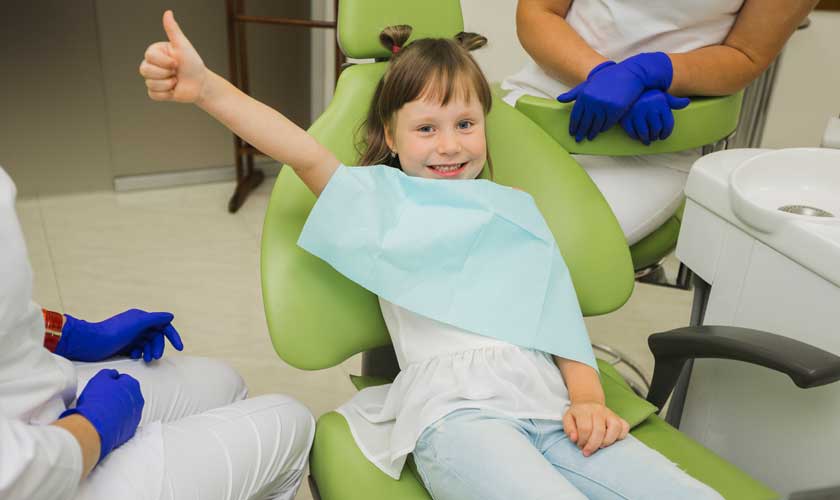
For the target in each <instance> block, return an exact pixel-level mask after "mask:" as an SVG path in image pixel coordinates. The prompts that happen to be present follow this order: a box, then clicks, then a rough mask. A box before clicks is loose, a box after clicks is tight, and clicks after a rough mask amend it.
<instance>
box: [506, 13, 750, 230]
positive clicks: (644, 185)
mask: <svg viewBox="0 0 840 500" xmlns="http://www.w3.org/2000/svg"><path fill="white" fill-rule="evenodd" d="M742 4H743V0H648V1H644V2H642V1H638V0H635V1H634V0H574V1H573V2H572V6H571V8H570V9H569V12H568V13H567V15H566V22H568V23H569V25H570V26H571V27H572V28H573V29H574V30H575V31H576V32H577V33H578V34H579V35H580V36H581V38H583V40H584V41H585V42H586V43H588V44H589V46H591V47H592V48H593V49H594V50H595V51H597V52H598V53H600V54H601V55H603V56H604V57H606V58H608V59H611V60H613V61H622V60H624V59H626V58H628V57H630V56H633V55H636V54H639V53H641V52H672V53H676V52H688V51H691V50H695V49H698V48H700V47H705V46H708V45H716V44H720V43H722V42H723V40H724V39H725V38H726V35H727V34H728V33H729V30H730V29H731V28H732V25H733V24H734V23H735V18H736V17H737V15H738V11H739V10H740V9H741V5H742ZM557 50H563V48H562V47H557ZM502 88H503V89H505V90H508V91H509V92H508V93H507V95H505V97H504V100H505V102H507V103H508V104H510V105H511V106H514V105H515V104H516V101H517V100H519V98H520V97H522V96H523V95H533V96H537V97H543V98H548V99H554V98H556V97H557V96H558V95H560V94H562V93H564V92H566V91H567V90H569V86H568V85H565V84H563V83H562V82H560V81H558V80H555V79H554V78H552V77H551V76H549V75H548V74H547V73H546V72H545V71H543V70H542V68H540V67H539V66H538V65H537V64H536V63H535V62H534V61H533V60H528V62H527V63H526V64H525V67H524V68H522V69H521V70H520V71H519V72H518V73H516V74H514V75H512V76H509V77H508V78H506V79H505V80H504V81H503V82H502ZM677 126H679V124H678V125H677ZM573 156H574V158H575V160H576V161H577V162H578V163H579V164H580V165H581V166H582V167H583V168H584V170H586V172H587V173H588V174H589V176H590V177H591V178H592V180H593V181H594V182H595V184H596V185H597V186H598V189H600V190H601V192H602V193H603V194H604V197H605V198H606V199H607V203H609V205H610V207H611V208H612V211H613V213H615V215H616V217H617V218H618V223H619V224H620V225H621V228H622V230H623V231H624V235H625V237H626V238H627V243H628V244H629V245H633V244H635V243H636V242H638V241H640V240H641V239H643V238H644V237H645V236H647V235H648V234H650V233H651V232H653V231H654V230H656V229H657V228H659V227H660V226H661V225H662V224H663V223H665V221H667V220H668V219H669V218H670V217H671V216H672V215H673V214H674V212H675V211H676V210H677V208H678V207H679V206H680V203H682V199H683V188H684V186H685V179H686V178H687V176H688V174H687V173H688V171H689V169H690V168H691V165H692V164H693V163H694V162H695V161H696V160H697V158H698V157H699V156H700V152H699V150H697V151H683V152H679V153H665V154H658V155H647V156H637V157H632V156H631V157H628V156H624V157H609V156H597V155H591V156H590V155H573Z"/></svg>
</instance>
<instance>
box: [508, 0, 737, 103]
mask: <svg viewBox="0 0 840 500" xmlns="http://www.w3.org/2000/svg"><path fill="white" fill-rule="evenodd" d="M742 4H743V0H702V1H701V0H647V1H638V0H636V1H634V0H574V1H573V2H572V6H571V8H569V12H568V13H567V14H566V22H567V23H569V26H571V27H572V29H574V30H575V31H576V32H577V33H578V34H579V35H580V36H581V38H583V40H584V41H585V42H586V43H587V44H589V46H590V47H592V48H593V49H594V50H595V51H596V52H598V53H599V54H601V55H603V56H604V57H606V58H607V59H610V60H613V61H622V60H624V59H627V58H628V57H630V56H633V55H636V54H639V53H642V52H672V53H680V52H689V51H692V50H695V49H699V48H701V47H706V46H708V45H717V44H720V43H722V42H723V40H724V39H725V38H726V35H727V34H728V33H729V30H730V29H731V28H732V25H733V24H734V23H735V18H736V17H737V15H738V11H739V10H740V9H741V5H742ZM557 50H562V47H558V48H557ZM502 88H503V89H506V90H511V91H512V92H510V93H508V95H507V96H505V101H506V102H508V103H509V104H510V105H514V104H515V103H516V101H517V100H518V99H519V97H521V96H522V95H525V94H527V95H534V96H537V97H545V98H549V99H554V98H555V97H557V96H558V95H560V94H562V93H564V92H566V91H567V90H569V87H568V86H567V85H565V84H563V83H561V82H560V81H558V80H556V79H554V78H552V77H551V76H549V75H548V74H547V73H546V72H545V71H543V70H542V68H540V67H539V66H538V65H537V64H536V63H535V62H534V61H533V60H529V61H528V62H527V63H526V64H525V67H524V68H522V70H520V71H519V72H518V73H516V74H515V75H512V76H510V77H508V78H506V79H505V80H504V82H502Z"/></svg>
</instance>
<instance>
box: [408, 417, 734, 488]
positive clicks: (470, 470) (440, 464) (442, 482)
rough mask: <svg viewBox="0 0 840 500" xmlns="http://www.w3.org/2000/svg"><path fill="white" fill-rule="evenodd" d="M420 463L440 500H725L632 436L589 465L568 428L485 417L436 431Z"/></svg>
mask: <svg viewBox="0 0 840 500" xmlns="http://www.w3.org/2000/svg"><path fill="white" fill-rule="evenodd" d="M414 461H415V463H416V464H417V471H418V472H419V473H420V477H421V479H422V480H423V482H424V483H425V485H426V488H427V489H428V490H429V493H430V494H431V495H432V497H433V498H434V499H435V500H449V499H452V500H468V499H473V498H474V499H481V500H495V499H500V500H501V499H504V500H547V499H552V500H556V499H586V498H595V499H632V500H636V499H669V500H670V499H674V498H686V499H717V500H720V499H721V498H722V497H721V496H720V495H719V494H718V493H717V492H715V491H714V490H712V489H711V488H709V487H708V486H706V485H704V484H702V483H700V482H699V481H697V480H696V479H694V478H692V477H691V476H689V475H688V474H686V473H685V472H683V471H682V470H680V469H679V468H678V467H677V466H676V465H674V464H673V463H672V462H671V461H669V460H668V459H667V458H665V457H664V456H662V455H661V454H659V453H658V452H656V451H654V450H652V449H650V448H648V447H647V446H646V445H644V444H643V443H642V442H641V441H639V440H637V439H636V438H634V437H633V436H631V435H628V436H627V438H626V439H624V440H622V441H618V442H616V443H615V444H613V445H612V446H609V447H607V448H603V449H601V450H598V451H597V452H596V453H595V454H593V455H591V456H590V457H588V458H587V457H584V456H583V453H581V451H580V450H579V449H578V448H577V446H576V445H575V444H574V443H572V442H571V441H569V439H568V437H567V436H566V434H564V433H563V423H562V422H559V421H552V420H532V419H515V418H510V417H506V416H504V415H501V414H498V413H495V412H491V411H486V410H477V409H464V410H458V411H454V412H452V413H450V414H449V415H447V416H446V417H443V418H442V419H440V420H438V421H437V422H435V423H434V424H432V425H430V426H429V427H428V428H426V430H425V431H424V432H423V434H421V436H420V438H419V439H418V441H417V445H416V447H415V450H414Z"/></svg>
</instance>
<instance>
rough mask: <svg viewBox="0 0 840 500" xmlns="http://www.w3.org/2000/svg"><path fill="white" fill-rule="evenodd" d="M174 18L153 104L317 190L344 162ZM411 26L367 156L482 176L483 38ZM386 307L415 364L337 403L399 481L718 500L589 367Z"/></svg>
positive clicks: (149, 70)
mask: <svg viewBox="0 0 840 500" xmlns="http://www.w3.org/2000/svg"><path fill="white" fill-rule="evenodd" d="M163 23H164V28H165V29H166V33H167V36H168V38H169V41H168V42H158V43H156V44H153V45H151V46H150V47H149V49H148V50H147V51H146V56H145V60H144V61H143V63H142V64H141V66H140V73H141V75H143V76H144V77H145V78H146V85H147V87H148V89H149V96H150V97H151V98H152V99H154V100H159V101H167V100H172V101H178V102H192V103H195V104H196V105H198V106H199V107H201V108H202V109H204V110H205V111H207V112H208V113H209V114H211V115H212V116H214V117H215V118H217V119H218V120H219V121H221V122H222V123H224V124H225V125H226V126H227V127H228V128H230V129H231V130H232V131H233V132H234V133H236V134H237V135H239V136H240V137H242V138H243V139H245V140H246V141H247V142H248V143H250V144H252V145H254V146H255V147H257V148H258V149H259V150H261V151H263V152H264V153H266V154H268V155H270V156H271V157H273V158H275V159H277V160H278V161H280V162H282V163H285V164H288V165H291V166H292V168H293V169H294V170H295V173H296V174H297V175H298V176H299V177H300V178H301V179H302V180H303V182H304V183H305V184H306V186H307V187H308V188H309V189H310V190H312V192H313V193H315V195H316V196H317V195H319V194H320V193H321V192H322V191H323V190H324V188H325V187H326V186H327V184H328V183H329V182H330V179H331V177H332V175H333V173H335V172H336V170H338V169H339V168H345V167H342V166H341V165H340V162H339V161H338V159H336V158H335V156H334V155H333V154H332V153H331V152H330V151H328V150H327V149H326V148H324V147H323V146H321V145H320V144H319V143H318V142H317V141H316V140H315V139H314V138H313V137H311V136H310V135H309V134H307V133H306V132H305V131H303V130H301V129H300V128H299V127H297V126H295V125H294V124H293V123H291V122H290V121H289V120H287V119H286V118H285V117H283V116H282V115H281V114H279V113H277V112H276V111H274V110H272V109H270V108H269V107H267V106H265V105H263V104H261V103H259V102H257V101H255V100H254V99H252V98H250V97H248V96H247V95H245V94H243V93H242V92H240V91H239V90H238V89H237V88H235V87H234V86H233V85H231V84H230V83H228V82H227V81H225V80H224V79H222V78H221V77H220V76H218V75H216V74H215V73H213V72H211V71H209V70H208V69H207V68H205V66H204V64H203V62H202V61H201V58H200V57H199V55H198V53H197V52H196V51H195V49H194V48H193V47H192V45H191V44H190V42H189V41H188V40H187V38H186V36H184V34H183V33H182V32H181V30H180V29H179V27H178V25H177V24H176V23H175V20H174V17H173V16H172V14H171V12H169V11H167V12H166V13H165V14H164V19H163ZM409 34H410V28H409V27H406V26H400V27H392V28H388V29H386V30H384V31H383V33H382V36H381V40H382V41H383V44H384V45H385V46H386V47H387V48H388V49H389V50H390V51H391V52H393V53H394V56H393V58H392V59H391V63H390V67H389V69H388V70H387V72H386V73H385V75H384V77H383V78H382V80H381V81H380V82H379V85H378V86H377V88H376V92H375V94H374V98H373V102H372V104H371V107H370V112H369V114H368V119H367V122H366V124H365V128H366V130H365V132H366V142H365V150H364V151H363V154H362V160H361V163H362V164H363V165H373V164H387V165H390V166H393V167H396V168H399V169H401V170H402V171H403V172H404V173H405V174H407V175H409V176H414V177H424V178H429V179H475V178H476V177H478V176H479V174H481V172H482V171H483V169H484V168H485V165H488V166H489V164H490V159H489V156H488V153H487V145H486V138H485V117H486V115H487V113H488V112H489V110H490V103H491V94H490V89H489V86H488V84H487V81H486V80H485V78H484V76H483V74H482V72H481V70H480V69H479V67H478V65H477V64H476V62H475V61H474V60H473V59H472V57H471V56H470V55H469V53H468V51H467V47H468V48H475V47H478V46H481V45H483V44H484V42H485V40H484V39H483V38H481V37H477V36H475V35H467V34H462V35H461V36H458V37H457V40H445V39H423V40H417V41H415V42H413V43H412V44H410V45H408V46H405V47H404V44H405V42H406V40H407V39H408V36H409ZM380 305H381V308H382V314H383V316H384V318H385V322H386V324H387V326H388V330H389V332H390V335H391V339H392V341H393V344H394V347H395V350H396V353H397V358H398V361H399V364H400V368H401V372H400V374H399V375H398V376H397V378H396V380H395V381H394V383H393V384H390V385H386V386H379V387H371V388H368V389H365V390H363V391H360V392H359V393H358V394H357V395H356V396H355V397H354V398H353V399H352V400H351V401H350V402H348V403H347V404H345V405H344V406H342V408H340V409H339V411H340V412H341V413H342V414H343V415H344V416H345V418H346V419H347V421H348V423H349V424H350V427H351V430H352V432H353V435H354V437H355V439H356V442H357V444H358V445H359V447H360V449H361V450H362V451H363V453H364V454H365V456H366V457H368V459H370V460H371V461H372V462H373V463H374V464H375V465H376V466H377V467H379V468H380V469H381V470H382V471H383V472H385V473H386V474H388V475H390V476H391V477H394V478H399V475H400V472H401V470H402V466H403V464H404V462H405V458H406V456H407V455H408V454H409V453H412V452H413V453H414V458H415V461H416V464H417V469H418V471H419V472H420V475H421V476H422V480H423V482H424V483H425V485H426V487H427V488H428V490H429V492H430V493H431V495H432V496H433V497H434V498H435V499H437V500H442V499H458V500H464V499H469V498H476V499H495V498H498V499H511V498H519V499H528V500H531V499H548V498H552V499H553V498H585V497H589V498H633V499H635V498H674V497H678V498H720V496H719V495H717V493H715V492H714V491H712V490H711V489H710V488H708V487H707V486H704V485H702V484H700V483H699V482H698V481H696V480H694V479H693V478H691V477H689V476H688V475H687V474H685V473H684V472H682V471H681V470H680V469H679V468H677V466H676V465H674V464H672V463H671V462H670V461H668V460H667V459H666V458H665V457H663V456H662V455H660V454H659V453H657V452H655V451H653V450H651V449H649V448H647V447H646V446H645V445H644V444H642V443H641V442H639V441H638V440H636V439H635V438H633V437H632V436H629V435H628V432H629V426H628V424H627V422H625V421H624V420H622V419H621V418H620V417H618V416H617V415H616V414H614V413H613V412H612V411H611V410H610V409H608V408H607V407H606V406H605V404H604V393H603V390H602V388H601V384H600V381H599V378H598V374H597V372H596V371H595V370H594V369H593V368H591V367H590V366H588V365H586V364H583V363H580V362H577V361H572V360H569V359H564V358H560V357H552V356H551V355H549V354H546V353H544V352H540V351H536V350H533V349H525V348H520V347H517V346H515V345H513V344H510V343H507V342H503V341H500V340H496V339H493V338H490V337H484V336H480V335H475V334H472V333H469V332H466V331H464V330H461V329H458V328H456V327H453V326H450V325H448V324H444V323H441V322H438V321H435V320H433V319H430V318H426V317H423V316H420V315H418V314H415V313H413V312H411V311H408V310H407V309H404V308H401V307H399V306H397V305H395V304H392V303H390V302H388V301H386V300H384V299H380ZM599 450H600V451H599Z"/></svg>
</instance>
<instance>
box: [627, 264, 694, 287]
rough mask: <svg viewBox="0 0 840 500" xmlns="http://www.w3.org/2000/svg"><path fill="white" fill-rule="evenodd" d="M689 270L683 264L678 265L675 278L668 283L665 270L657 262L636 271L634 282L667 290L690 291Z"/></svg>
mask: <svg viewBox="0 0 840 500" xmlns="http://www.w3.org/2000/svg"><path fill="white" fill-rule="evenodd" d="M692 274H693V273H692V272H691V269H689V268H687V267H686V266H685V264H683V263H680V268H679V270H678V271H677V277H676V279H675V280H674V282H673V283H672V282H670V281H668V277H667V276H666V275H665V269H664V268H663V267H662V263H661V262H657V263H656V264H654V265H652V266H647V267H645V268H642V269H639V270H638V271H636V281H638V282H639V283H647V284H649V285H657V286H664V287H668V288H678V289H680V290H691V276H692Z"/></svg>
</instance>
